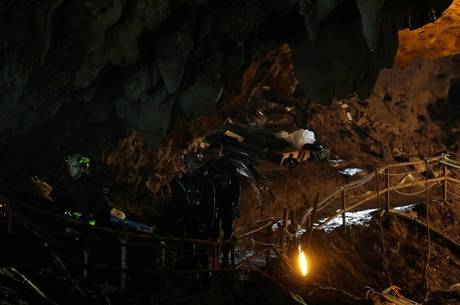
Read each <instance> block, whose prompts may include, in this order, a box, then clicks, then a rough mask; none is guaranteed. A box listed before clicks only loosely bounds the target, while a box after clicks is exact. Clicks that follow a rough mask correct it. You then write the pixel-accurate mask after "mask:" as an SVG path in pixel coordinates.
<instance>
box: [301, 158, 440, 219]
mask: <svg viewBox="0 0 460 305" xmlns="http://www.w3.org/2000/svg"><path fill="white" fill-rule="evenodd" d="M443 159H446V156H445V155H440V156H436V157H432V158H429V159H427V160H417V161H407V162H401V163H395V164H388V165H384V166H382V167H380V168H378V169H376V170H374V171H373V172H372V173H370V174H369V175H367V176H365V177H363V178H361V179H358V180H355V181H352V182H349V183H347V184H344V185H342V186H341V187H339V188H337V189H336V190H335V191H333V192H332V193H331V194H330V195H329V196H327V197H326V198H325V199H323V200H321V201H320V202H319V203H318V208H317V210H318V211H321V210H322V209H324V208H325V207H326V206H327V205H326V204H327V203H328V202H329V201H331V200H333V199H334V198H335V197H337V196H338V195H339V194H341V193H342V192H343V191H350V190H352V189H355V188H356V186H357V185H358V186H360V185H362V184H364V183H366V182H368V181H370V180H372V179H373V178H375V176H376V175H377V173H381V172H384V171H385V170H387V169H390V168H397V167H406V166H414V165H421V166H425V162H428V163H432V162H438V161H440V160H443ZM309 214H310V213H309V212H308V210H307V211H306V212H305V213H304V216H303V217H302V220H301V223H300V224H301V225H303V224H305V222H306V220H307V218H308V216H309Z"/></svg>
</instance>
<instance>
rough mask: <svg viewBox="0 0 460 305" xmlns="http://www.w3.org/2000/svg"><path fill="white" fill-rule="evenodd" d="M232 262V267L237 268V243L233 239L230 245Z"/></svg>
mask: <svg viewBox="0 0 460 305" xmlns="http://www.w3.org/2000/svg"><path fill="white" fill-rule="evenodd" d="M230 264H231V266H232V268H235V243H234V240H233V239H231V245H230Z"/></svg>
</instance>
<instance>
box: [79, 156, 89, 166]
mask: <svg viewBox="0 0 460 305" xmlns="http://www.w3.org/2000/svg"><path fill="white" fill-rule="evenodd" d="M90 161H91V160H90V159H89V158H87V157H81V159H80V161H79V162H80V164H89V162H90Z"/></svg>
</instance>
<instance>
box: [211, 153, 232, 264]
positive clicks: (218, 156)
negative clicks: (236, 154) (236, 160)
mask: <svg viewBox="0 0 460 305" xmlns="http://www.w3.org/2000/svg"><path fill="white" fill-rule="evenodd" d="M208 153H209V154H210V155H211V156H212V157H213V160H210V161H208V163H207V164H206V165H205V166H204V167H205V172H207V173H208V175H209V176H210V177H211V181H212V183H213V189H214V192H215V212H214V219H213V224H212V230H213V232H212V239H213V240H217V239H218V238H219V235H220V232H221V230H222V232H223V242H224V244H223V246H222V262H221V265H222V267H224V268H225V267H228V263H229V262H228V258H229V253H230V250H231V238H232V234H233V224H234V221H235V219H236V217H237V216H238V211H239V198H240V184H239V178H238V174H237V172H236V168H235V166H234V165H233V163H232V161H231V160H230V159H229V158H227V157H226V156H224V154H223V149H222V146H221V145H219V144H211V146H210V147H209V149H208Z"/></svg>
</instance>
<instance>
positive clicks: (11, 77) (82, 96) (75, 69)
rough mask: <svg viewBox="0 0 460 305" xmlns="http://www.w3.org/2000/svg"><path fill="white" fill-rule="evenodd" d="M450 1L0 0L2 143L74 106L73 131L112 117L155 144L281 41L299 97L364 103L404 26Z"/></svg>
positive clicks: (208, 108) (214, 99)
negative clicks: (76, 125) (76, 121)
mask: <svg viewBox="0 0 460 305" xmlns="http://www.w3.org/2000/svg"><path fill="white" fill-rule="evenodd" d="M450 2H451V1H448V0H442V1H440V0H424V1H419V0H405V1H400V0H388V1H382V0H368V1H364V0H357V1H344V0H328V1H326V0H318V1H316V2H312V3H311V2H310V1H304V0H291V1H288V2H287V1H282V0H250V1H248V0H237V1H231V2H230V1H208V0H191V1H190V0H187V1H186V0H156V1H151V0H130V1H128V0H103V1H99V0H98V1H96V0H85V1H66V0H46V1H38V0H17V1H2V2H1V3H0V24H2V27H1V29H0V34H1V35H2V40H1V41H0V139H4V138H5V137H7V136H9V135H11V134H13V133H17V132H20V131H24V130H28V129H30V128H31V127H33V126H36V125H38V124H41V123H43V122H45V121H46V120H49V119H52V118H55V117H56V115H57V114H58V113H59V110H60V109H61V108H62V105H64V104H65V103H74V104H77V105H78V106H79V109H80V111H78V112H77V113H74V115H75V116H81V117H82V118H81V120H80V122H81V123H88V124H90V123H92V122H94V121H96V122H101V121H104V120H107V119H108V118H109V117H110V115H111V114H113V113H115V114H116V115H117V117H118V118H121V119H123V120H126V121H128V123H129V125H130V126H131V127H133V128H135V129H137V130H140V131H141V132H142V133H144V134H145V135H146V138H147V140H148V141H149V143H150V144H151V145H152V146H156V145H158V143H159V142H160V141H161V140H162V139H163V137H164V135H165V134H166V132H167V131H168V130H169V129H170V127H171V126H173V125H174V123H175V121H176V120H177V119H184V118H185V119H189V120H192V119H195V118H197V117H199V116H201V115H203V114H206V113H208V112H209V111H211V110H212V109H213V108H214V107H215V105H216V103H217V102H218V100H219V99H220V97H221V96H222V94H223V92H224V91H225V88H226V87H227V85H228V83H229V82H230V81H234V80H235V79H238V78H239V77H240V75H241V71H242V70H243V69H244V68H245V67H246V66H247V65H248V63H249V61H250V59H251V58H252V57H253V55H254V54H255V53H256V52H257V50H259V49H260V48H273V47H277V46H279V45H281V44H282V43H284V42H287V43H288V44H289V46H290V47H291V49H292V51H293V62H294V67H295V71H296V74H297V77H298V79H299V82H300V84H301V86H302V88H303V89H304V92H305V93H306V95H307V96H309V97H311V98H312V99H314V100H317V101H321V102H324V103H327V102H329V101H330V100H331V99H332V98H333V97H342V96H345V95H347V94H349V93H352V92H358V93H360V94H361V95H368V94H369V93H370V90H371V89H372V87H373V85H374V83H375V79H376V77H377V74H378V71H379V70H380V69H381V68H383V67H388V66H391V65H392V64H393V61H394V57H395V52H396V50H397V46H398V43H397V33H398V30H399V29H401V28H403V27H404V26H405V24H404V22H405V20H407V18H408V17H409V16H417V17H418V18H417V20H416V21H417V22H418V23H419V24H424V23H427V22H430V21H431V20H430V18H428V17H427V16H428V15H429V14H428V12H431V11H432V9H434V10H435V11H436V12H438V13H439V12H441V11H443V10H444V9H445V8H446V7H447V6H448V5H449V4H450ZM414 12H415V13H416V14H415V13H414ZM413 19H414V18H413ZM414 20H415V19H414Z"/></svg>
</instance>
